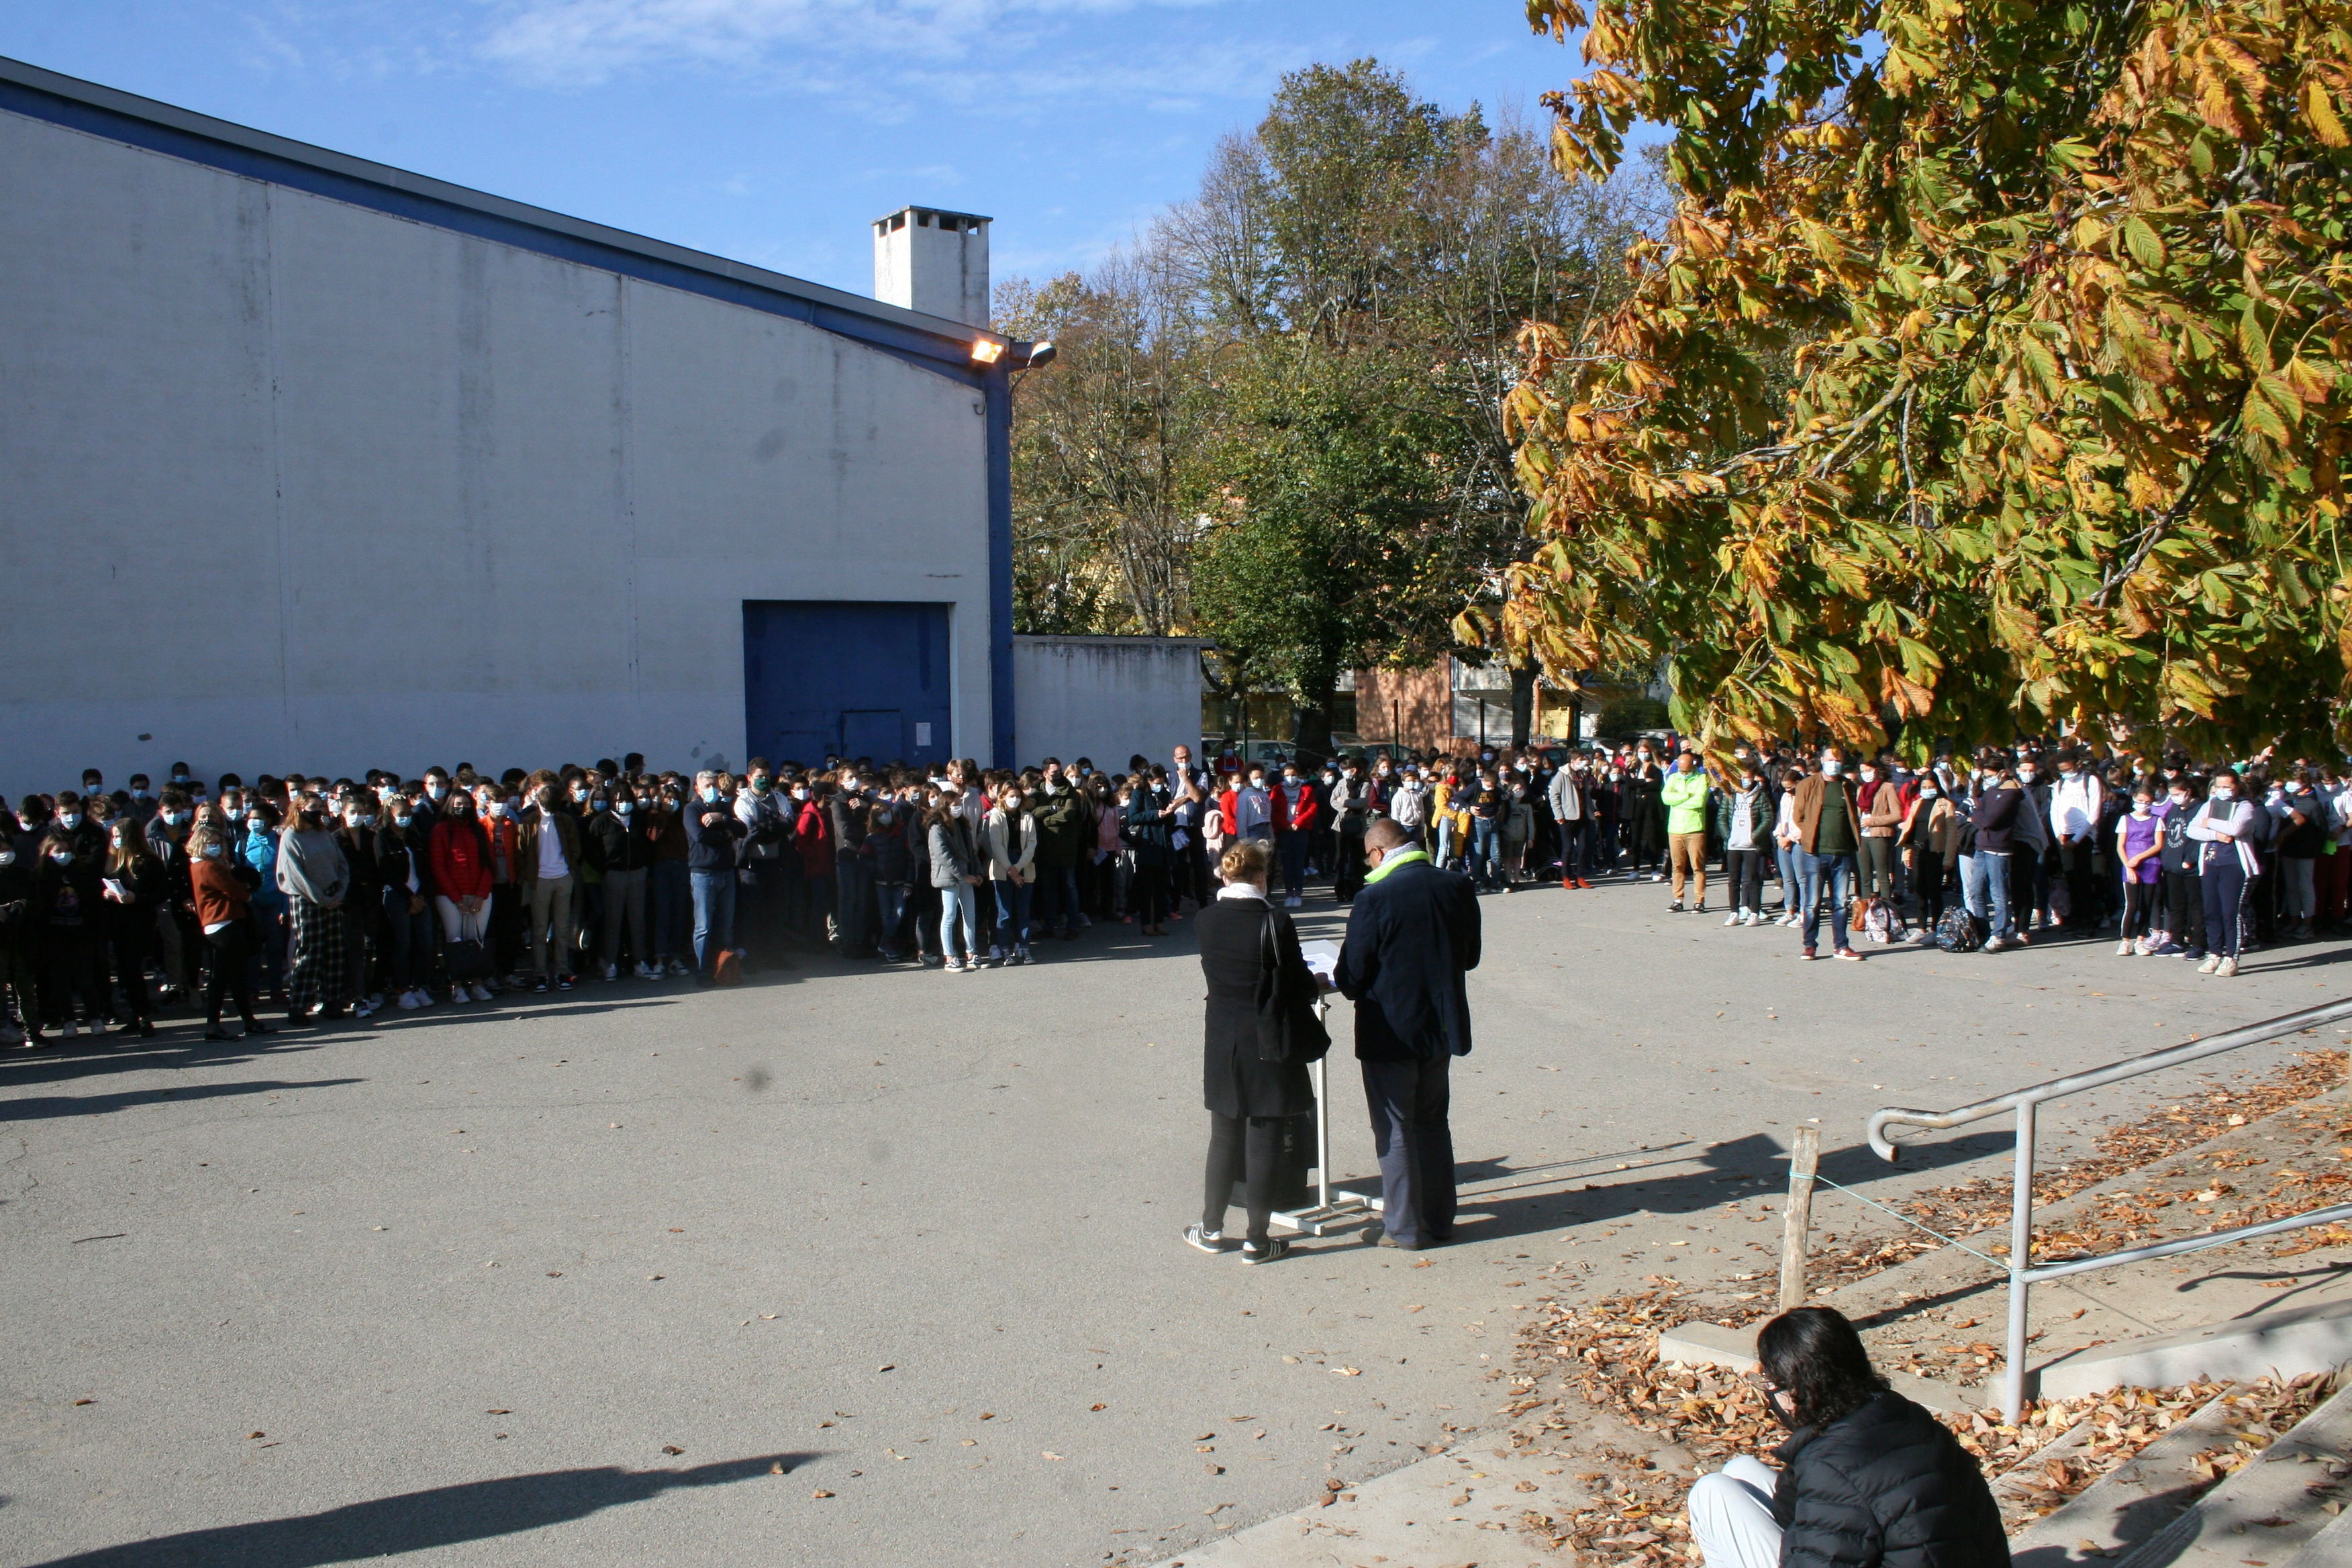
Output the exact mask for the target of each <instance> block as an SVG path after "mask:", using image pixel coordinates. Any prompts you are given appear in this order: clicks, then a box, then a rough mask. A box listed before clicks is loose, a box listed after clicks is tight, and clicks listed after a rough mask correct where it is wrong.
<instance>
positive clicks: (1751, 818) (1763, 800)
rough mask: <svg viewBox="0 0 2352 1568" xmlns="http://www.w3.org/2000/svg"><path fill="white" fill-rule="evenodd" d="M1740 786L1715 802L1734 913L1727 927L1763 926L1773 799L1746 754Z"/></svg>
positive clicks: (1752, 759) (1717, 834)
mask: <svg viewBox="0 0 2352 1568" xmlns="http://www.w3.org/2000/svg"><path fill="white" fill-rule="evenodd" d="M1738 767H1739V772H1738V778H1737V782H1736V783H1735V784H1733V786H1732V787H1731V788H1730V789H1727V790H1725V791H1722V792H1720V793H1719V794H1717V796H1716V798H1715V819H1716V836H1717V837H1719V838H1721V839H1722V840H1723V879H1724V881H1725V882H1726V883H1727V892H1726V895H1725V901H1726V902H1727V903H1728V904H1730V906H1731V912H1730V914H1728V915H1727V916H1726V917H1725V918H1724V921H1723V923H1724V924H1725V925H1727V926H1753V925H1762V924H1763V923H1764V854H1765V847H1766V846H1767V844H1768V843H1769V841H1770V838H1771V833H1772V819H1773V815H1774V814H1773V805H1772V799H1771V796H1770V795H1768V794H1767V793H1766V791H1765V788H1764V779H1763V775H1762V774H1760V773H1758V772H1757V771H1756V759H1755V757H1754V755H1753V754H1750V753H1744V752H1743V754H1742V758H1741V760H1740V762H1739V764H1738Z"/></svg>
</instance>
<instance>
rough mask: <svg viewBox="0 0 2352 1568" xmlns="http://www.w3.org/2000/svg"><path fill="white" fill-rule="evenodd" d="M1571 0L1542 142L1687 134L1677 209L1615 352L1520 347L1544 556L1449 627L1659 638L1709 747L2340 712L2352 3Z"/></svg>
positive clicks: (2134, 727)
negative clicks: (1792, 734)
mask: <svg viewBox="0 0 2352 1568" xmlns="http://www.w3.org/2000/svg"><path fill="white" fill-rule="evenodd" d="M1528 16H1529V18H1530V20H1531V21H1532V22H1533V24H1534V25H1535V26H1537V27H1538V30H1549V31H1550V32H1552V33H1553V34H1554V35H1555V36H1557V37H1562V38H1565V37H1568V36H1569V35H1570V32H1571V31H1572V30H1573V29H1576V28H1579V27H1583V26H1586V24H1587V21H1588V16H1587V14H1586V12H1585V10H1584V8H1583V7H1582V6H1581V5H1578V4H1577V3H1576V0H1529V4H1528ZM1589 20H1590V29H1589V31H1587V32H1585V34H1584V35H1583V39H1582V47H1583V51H1584V55H1585V58H1586V59H1587V61H1588V62H1589V64H1590V65H1591V67H1592V68H1591V70H1589V71H1588V72H1587V73H1586V75H1585V76H1584V77H1583V79H1581V80H1579V81H1577V82H1575V83H1574V84H1573V85H1572V86H1571V87H1570V89H1568V90H1567V91H1566V92H1564V93H1562V94H1559V95H1555V96H1554V97H1553V98H1551V99H1549V100H1547V101H1548V103H1549V104H1550V105H1551V106H1552V108H1553V109H1554V110H1555V114H1556V124H1555V140H1554V153H1555V157H1556V159H1557V161H1558V163H1559V165H1560V167H1561V168H1562V169H1563V170H1564V171H1566V172H1568V173H1569V174H1573V175H1576V176H1579V177H1584V178H1600V177H1605V176H1606V175H1607V174H1609V173H1610V172H1611V171H1612V170H1613V169H1614V168H1615V167H1616V166H1617V163H1618V162H1619V159H1620V158H1621V156H1622V150H1623V140H1622V139H1623V137H1624V135H1625V133H1626V132H1627V131H1628V130H1629V129H1630V128H1631V127H1632V126H1633V124H1634V123H1635V122H1636V121H1647V122H1649V123H1652V124H1654V125H1658V126H1664V127H1666V128H1668V129H1669V131H1670V132H1671V133H1672V140H1671V141H1670V142H1669V143H1668V144H1667V147H1666V150H1665V152H1664V166H1665V170H1666V173H1667V175H1668V177H1669V179H1670V180H1671V182H1672V184H1673V186H1674V189H1675V197H1676V201H1677V208H1676V211H1675V216H1674V219H1673V221H1672V223H1671V224H1670V225H1669V226H1667V228H1666V230H1665V232H1664V235H1663V236H1662V237H1660V238H1659V239H1657V240H1655V241H1648V242H1643V243H1638V244H1636V245H1635V246H1634V247H1633V251H1632V253H1631V256H1630V261H1629V264H1630V266H1631V268H1632V270H1633V289H1632V292H1631V294H1630V296H1629V297H1628V298H1627V299H1626V300H1624V301H1623V302H1622V305H1620V306H1619V307H1618V308H1617V309H1615V310H1614V311H1613V312H1612V315H1611V317H1610V319H1609V320H1608V321H1607V322H1606V324H1605V328H1604V330H1603V331H1601V332H1600V333H1599V334H1597V336H1596V335H1591V334H1579V333H1576V332H1573V331H1567V330H1561V329H1556V328H1554V327H1550V326H1537V327H1532V328H1530V329H1529V330H1528V332H1527V333H1526V334H1525V335H1524V338H1523V340H1522V341H1523V345H1524V347H1525V349H1526V351H1527V356H1528V357H1527V364H1526V374H1525V376H1524V378H1523V380H1522V381H1521V383H1520V384H1519V385H1518V386H1517V388H1515V389H1514V390H1513V391H1512V393H1511V394H1510V396H1509V399H1508V405H1507V415H1508V417H1509V419H1510V421H1511V426H1512V429H1513V432H1514V434H1515V435H1516V436H1517V439H1518V454H1517V468H1518V475H1519V479H1520V482H1521V484H1522V485H1523V487H1524V488H1525V489H1526V491H1527V493H1528V495H1529V496H1530V497H1531V498H1533V508H1532V510H1531V513H1530V519H1529V521H1530V527H1531V530H1532V531H1533V533H1534V536H1535V548H1534V549H1533V550H1532V551H1531V552H1530V558H1529V559H1528V560H1527V561H1525V562H1524V563H1519V564H1517V565H1516V566H1515V567H1514V568H1513V570H1512V571H1511V573H1510V574H1509V580H1508V583H1507V585H1506V591H1505V594H1504V595H1503V598H1502V602H1501V604H1500V605H1499V606H1497V607H1493V608H1480V609H1477V610H1474V611H1473V612H1472V613H1470V614H1469V615H1467V616H1465V619H1464V621H1463V623H1462V626H1461V630H1462V631H1463V632H1464V633H1465V635H1466V636H1468V637H1475V638H1478V639H1481V640H1484V641H1486V642H1488V643H1491V644H1496V645H1500V646H1504V647H1510V648H1512V649H1515V650H1517V649H1524V650H1526V651H1527V652H1528V653H1531V654H1533V655H1534V656H1536V657H1538V658H1540V659H1541V660H1542V661H1543V663H1544V664H1545V665H1546V666H1548V667H1549V668H1551V669H1553V670H1554V671H1556V672H1559V673H1562V674H1565V673H1568V672H1571V671H1574V670H1579V669H1590V668H1643V667H1645V666H1651V665H1654V664H1661V663H1662V664H1663V667H1664V671H1665V674H1666V678H1667V681H1668V684H1669V687H1670V689H1671V691H1672V706H1673V710H1674V715H1675V721H1676V722H1677V724H1678V725H1681V726H1683V727H1685V728H1691V729H1695V730H1696V731H1699V732H1700V733H1701V734H1703V735H1704V736H1705V737H1706V739H1707V740H1708V742H1710V743H1711V744H1713V745H1716V746H1718V747H1720V746H1723V745H1727V743H1728V742H1729V741H1730V740H1731V739H1732V738H1733V737H1736V736H1747V737H1751V738H1760V737H1762V736H1764V735H1767V734H1769V733H1781V732H1786V731H1790V730H1808V731H1825V732H1827V733H1830V734H1832V735H1835V736H1838V737H1840V738H1842V739H1844V740H1847V741H1851V742H1864V743H1871V742H1876V741H1877V740H1879V739H1880V738H1881V737H1882V736H1884V735H1885V733H1886V732H1887V731H1889V730H1890V729H1893V728H1895V727H1896V726H1898V725H1901V724H1903V722H1904V721H1927V722H1925V723H1921V722H1913V723H1910V724H1909V725H1908V726H1907V727H1906V728H1905V729H1904V731H1903V733H1904V741H1905V743H1906V745H1907V746H1911V747H1913V748H1914V749H1916V748H1917V747H1919V746H1922V745H1924V744H1925V743H1926V740H1927V732H1928V731H1942V732H1946V733H1954V734H1958V735H1959V736H1960V737H1962V738H1963V739H1970V740H1973V739H1976V738H1979V737H1985V736H1996V735H2000V734H2001V733H2004V732H2006V731H2011V730H2013V729H2015V728H2017V727H2023V728H2025V729H2028V730H2032V731H2049V730H2052V729H2054V728H2057V727H2060V726H2074V727H2078V728H2080V729H2082V730H2084V731H2087V732H2091V733H2100V732H2106V733H2116V732H2119V731H2155V730H2157V729H2158V728H2159V727H2161V728H2162V729H2164V730H2167V731H2171V732H2174V733H2176V734H2179V735H2180V736H2181V737H2182V738H2184V739H2187V740H2189V741H2191V742H2195V743H2199V744H2206V745H2212V746H2217V747H2219V746H2230V745H2246V744H2249V743H2252V742H2259V741H2262V740H2266V739H2270V738H2273V737H2282V738H2290V739H2291V740H2292V742H2294V743H2295V744H2298V745H2300V744H2307V743H2310V742H2311V741H2312V740H2314V739H2315V738H2316V737H2317V736H2319V735H2320V734H2323V733H2328V732H2332V733H2334V734H2335V735H2336V736H2337V737H2338V738H2339V739H2347V738H2352V734H2347V724H2346V713H2347V687H2346V679H2347V664H2352V659H2347V653H2352V648H2347V641H2352V639H2347V631H2346V625H2347V623H2346V610H2347V597H2352V576H2347V570H2346V568H2347V563H2346V562H2345V560H2344V559H2343V554H2342V538H2341V523H2342V517H2343V505H2344V489H2343V477H2342V474H2341V472H2340V468H2339V465H2340V463H2341V461H2342V458H2343V454H2344V451H2345V447H2346V444H2347V375H2346V363H2347V355H2352V262H2347V252H2346V239H2347V224H2352V158H2347V150H2346V149H2347V135H2346V131H2345V123H2344V121H2345V116H2346V112H2347V94H2348V93H2352V31H2348V30H2347V28H2352V6H2347V5H2345V4H2342V3H2329V4H2297V3H2293V0H2211V3H2201V4H2200V3H2190V0H2074V3H2072V4H2058V5H2038V4H2028V3H2025V0H1979V3H1972V4H1965V5H1964V4H1962V3H1961V0H1817V3H1813V4H1808V5H1780V4H1767V5H1750V4H1746V3H1738V4H1734V3H1731V0H1678V3H1677V4H1675V5H1664V4H1660V3H1656V0H1602V3H1601V5H1599V6H1598V7H1597V8H1596V10H1595V11H1594V12H1593V13H1592V14H1591V16H1590V18H1589ZM1882 43H1883V51H1882V49H1881V48H1879V47H1875V46H1877V45H1879V44H1882ZM1776 371H1777V372H1778V373H1779V374H1778V375H1777V376H1776V374H1775V373H1776Z"/></svg>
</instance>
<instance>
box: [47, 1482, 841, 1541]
mask: <svg viewBox="0 0 2352 1568" xmlns="http://www.w3.org/2000/svg"><path fill="white" fill-rule="evenodd" d="M817 1457H818V1456H817V1455H815V1454H763V1455H760V1456H758V1457H756V1458H749V1459H729V1460H725V1461H723V1462H720V1463H718V1464H709V1465H697V1466H694V1467H692V1468H688V1469H681V1470H624V1469H621V1468H617V1467H614V1466H605V1467H603V1468H597V1469H582V1470H551V1471H548V1472H546V1473H545V1474H542V1475H536V1476H506V1477H502V1478H500V1479H498V1480H492V1481H467V1482H466V1483H464V1484H463V1485H460V1486H452V1487H435V1488H432V1489H429V1490H426V1491H421V1492H405V1493H403V1494H402V1495H401V1496H399V1497H389V1498H377V1499H375V1500H372V1501H369V1502H355V1503H350V1504H347V1505H345V1506H344V1507H342V1508H331V1509H329V1510H326V1511H325V1512H323V1513H306V1514H302V1515H299V1516H298V1517H296V1518H293V1519H270V1520H263V1521H259V1522H257V1523H254V1524H229V1525H222V1526H220V1527H219V1528H217V1529H214V1530H191V1531H184V1532H183V1533H181V1534H178V1535H163V1536H158V1537H156V1538H155V1539H153V1540H152V1541H137V1542H128V1543H126V1544H124V1545H121V1546H104V1547H100V1548H99V1549H98V1550H97V1551H95V1552H76V1553H74V1554H73V1555H72V1556H70V1557H54V1558H51V1559H50V1560H49V1561H48V1562H47V1563H40V1564H37V1565H36V1568H313V1565H314V1564H320V1563H351V1562H356V1561H359V1560H361V1559H363V1558H373V1557H396V1556H400V1555H402V1554H403V1553H405V1552H428V1551H431V1550H432V1549H434V1548H435V1547H439V1546H455V1545H459V1544H461V1543H463V1542H469V1541H487V1540H489V1539H491V1538H493V1537H496V1536H500V1535H514V1534H519V1533H520V1532H521V1531H526V1530H539V1529H542V1528H544V1527H546V1526H548V1525H551V1524H562V1523H564V1522H565V1521H570V1520H575V1519H584V1518H586V1517H587V1516H588V1515H590V1514H592V1513H595V1512H598V1511H599V1510H604V1509H608V1508H613V1507H615V1506H617V1505H619V1504H622V1503H631V1502H643V1501H645V1500H646V1499H647V1498H651V1497H656V1496H658V1495H659V1494H661V1493H663V1492H666V1491H669V1490H671V1489H674V1488H678V1487H708V1486H718V1485H720V1484H722V1483H725V1482H729V1481H748V1480H751V1479H755V1478H761V1477H766V1476H770V1475H772V1474H783V1473H787V1472H790V1471H791V1470H793V1469H794V1468H798V1467H799V1466H801V1465H802V1464H804V1463H806V1462H807V1461H808V1460H810V1459H814V1458H817ZM777 1467H781V1469H779V1468H777Z"/></svg>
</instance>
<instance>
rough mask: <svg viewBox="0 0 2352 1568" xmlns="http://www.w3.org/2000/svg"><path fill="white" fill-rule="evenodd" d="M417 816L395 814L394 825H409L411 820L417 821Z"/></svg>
mask: <svg viewBox="0 0 2352 1568" xmlns="http://www.w3.org/2000/svg"><path fill="white" fill-rule="evenodd" d="M413 821H415V818H414V817H408V816H395V817H394V818H393V819H392V825H393V826H394V827H405V826H408V825H409V824H410V823H411V822H413Z"/></svg>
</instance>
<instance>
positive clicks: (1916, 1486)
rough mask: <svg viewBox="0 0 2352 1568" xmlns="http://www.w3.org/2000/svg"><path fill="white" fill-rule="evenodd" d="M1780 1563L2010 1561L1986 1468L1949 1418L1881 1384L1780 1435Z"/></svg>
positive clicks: (1979, 1567) (1798, 1567)
mask: <svg viewBox="0 0 2352 1568" xmlns="http://www.w3.org/2000/svg"><path fill="white" fill-rule="evenodd" d="M1773 1457H1774V1458H1778V1459H1779V1460H1780V1463H1781V1465H1782V1467H1783V1468H1782V1469H1781V1471H1780V1485H1779V1487H1778V1488H1776V1489H1775V1490H1774V1491H1773V1494H1772V1517H1773V1518H1774V1519H1775V1520H1776V1521H1779V1523H1780V1530H1781V1535H1780V1563H1781V1568H2004V1565H2005V1564H2007V1563H2008V1562H2009V1539H2008V1537H2007V1536H2006V1535H2005V1534H2003V1533H2002V1531H2001V1526H2000V1506H1999V1505H1998V1504H1996V1503H1995V1502H1994V1501H1993V1500H1992V1489H1990V1487H1988V1486H1986V1485H1985V1479H1984V1472H1983V1471H1982V1470H1981V1469H1979V1468H1978V1466H1977V1461H1976V1459H1975V1458H1973V1457H1972V1456H1971V1455H1970V1454H1969V1451H1968V1450H1967V1449H1965V1448H1963V1447H1960V1445H1959V1440H1958V1438H1956V1437H1954V1436H1952V1434H1951V1431H1950V1429H1949V1428H1948V1427H1947V1426H1945V1425H1944V1424H1943V1423H1942V1422H1940V1421H1938V1420H1937V1419H1936V1418H1935V1417H1934V1416H1933V1415H1928V1414H1927V1412H1926V1411H1925V1410H1922V1409H1921V1408H1920V1407H1919V1406H1917V1405H1914V1404H1912V1403H1911V1402H1910V1401H1909V1400H1907V1399H1906V1398H1904V1397H1903V1396H1902V1395H1901V1394H1878V1395H1876V1396H1875V1397H1874V1398H1873V1399H1872V1400H1871V1401H1870V1402H1869V1403H1868V1404H1866V1405H1863V1406H1862V1407H1861V1408H1860V1409H1858V1410H1853V1411H1850V1412H1848V1413H1847V1414H1846V1415H1842V1416H1840V1417H1838V1419H1836V1420H1835V1421H1832V1422H1831V1423H1829V1424H1828V1425H1827V1426H1808V1427H1804V1428H1802V1429H1801V1430H1800V1431H1799V1432H1798V1433H1797V1434H1796V1435H1795V1436H1792V1437H1790V1439H1789V1440H1788V1441H1787V1442H1785V1443H1783V1444H1781V1445H1780V1451H1779V1452H1778V1453H1777V1454H1775V1455H1774V1456H1773Z"/></svg>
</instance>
